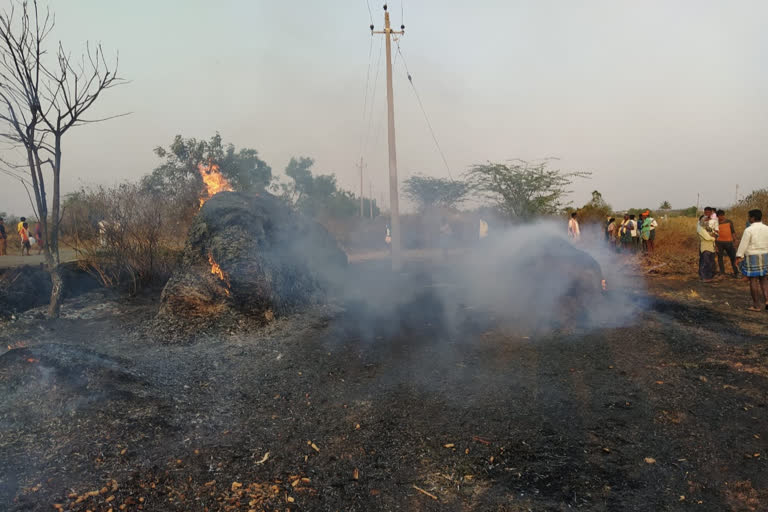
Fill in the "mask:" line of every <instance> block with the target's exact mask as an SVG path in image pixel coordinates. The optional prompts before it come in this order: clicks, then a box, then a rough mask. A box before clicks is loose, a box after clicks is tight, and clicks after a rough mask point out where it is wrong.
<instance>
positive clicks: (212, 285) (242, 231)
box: [157, 192, 347, 332]
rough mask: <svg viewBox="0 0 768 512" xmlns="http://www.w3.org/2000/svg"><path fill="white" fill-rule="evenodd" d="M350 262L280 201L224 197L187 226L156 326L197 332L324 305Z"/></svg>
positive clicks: (217, 197) (266, 196)
mask: <svg viewBox="0 0 768 512" xmlns="http://www.w3.org/2000/svg"><path fill="white" fill-rule="evenodd" d="M346 265H347V255H346V254H345V253H344V252H343V251H342V250H341V249H340V248H339V245H338V243H337V241H336V240H335V239H334V238H333V237H332V236H331V235H330V234H329V233H328V232H327V231H326V230H325V228H323V227H322V226H321V225H320V224H318V223H317V222H314V221H312V220H310V219H307V218H305V217H303V216H301V215H299V214H297V213H296V212H294V211H293V210H292V209H291V208H290V207H289V206H288V205H286V204H285V203H283V202H282V201H281V200H280V199H278V198H277V197H275V196H273V195H271V194H268V193H262V194H260V195H247V194H242V193H237V192H222V193H219V194H216V195H215V196H213V197H212V198H211V199H210V200H209V201H207V202H206V203H205V204H204V205H203V207H202V208H201V209H200V212H199V213H198V215H197V217H196V218H195V220H194V221H193V224H192V226H191V227H190V230H189V235H188V238H187V243H186V247H185V249H184V255H183V261H182V265H181V266H180V268H179V269H178V270H177V271H176V272H175V273H174V274H173V276H172V277H171V279H170V280H169V281H168V283H167V285H166V286H165V289H164V290H163V293H162V296H161V299H160V310H159V313H158V317H157V325H158V326H164V327H165V329H163V330H168V329H172V330H178V329H181V330H183V331H185V332H194V331H197V330H199V329H201V328H205V327H207V326H210V325H214V324H226V323H231V322H237V321H240V320H241V319H242V318H248V319H256V320H257V321H259V322H265V321H269V320H271V319H272V318H273V317H274V316H276V315H277V316H279V315H284V314H287V313H291V312H294V311H297V310H298V309H300V308H301V307H303V306H307V305H310V304H317V303H322V302H323V301H324V300H325V297H326V294H327V292H328V291H329V290H330V289H331V288H333V287H334V285H335V284H336V283H339V282H341V280H342V275H343V272H344V271H345V268H346Z"/></svg>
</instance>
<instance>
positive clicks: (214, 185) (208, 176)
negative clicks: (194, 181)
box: [197, 164, 233, 208]
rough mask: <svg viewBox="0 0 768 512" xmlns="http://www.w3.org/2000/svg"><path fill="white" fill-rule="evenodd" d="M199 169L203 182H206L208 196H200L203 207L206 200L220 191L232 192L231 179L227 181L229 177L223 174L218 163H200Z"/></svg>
mask: <svg viewBox="0 0 768 512" xmlns="http://www.w3.org/2000/svg"><path fill="white" fill-rule="evenodd" d="M197 170H198V172H199V173H200V176H202V177H203V183H205V193H206V196H205V197H201V198H200V207H201V208H202V206H203V205H204V204H205V202H206V201H207V200H209V199H210V198H211V197H213V196H214V195H215V194H218V193H219V192H232V190H233V189H232V185H230V184H229V181H227V179H226V178H225V177H224V176H223V175H222V174H221V171H220V170H219V166H218V165H216V164H208V165H203V164H198V166H197Z"/></svg>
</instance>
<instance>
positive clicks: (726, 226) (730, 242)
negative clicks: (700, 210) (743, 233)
mask: <svg viewBox="0 0 768 512" xmlns="http://www.w3.org/2000/svg"><path fill="white" fill-rule="evenodd" d="M717 224H718V228H719V230H718V231H719V233H718V236H717V241H716V242H715V245H716V247H717V263H718V265H719V266H720V273H721V274H722V275H725V255H726V254H727V255H728V258H729V259H730V260H731V269H732V270H733V277H735V278H737V279H738V278H739V277H741V274H740V273H739V270H738V269H737V268H736V247H735V246H734V244H735V243H736V228H735V227H734V226H733V222H732V221H731V220H729V219H726V218H725V211H724V210H717Z"/></svg>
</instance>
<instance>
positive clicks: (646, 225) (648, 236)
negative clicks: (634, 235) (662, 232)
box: [640, 210, 659, 253]
mask: <svg viewBox="0 0 768 512" xmlns="http://www.w3.org/2000/svg"><path fill="white" fill-rule="evenodd" d="M641 217H642V219H643V224H642V227H641V228H640V235H641V237H642V239H643V251H645V252H647V253H652V252H653V248H654V247H653V243H654V240H655V239H656V227H657V226H658V225H659V223H658V222H656V219H654V218H653V217H651V212H650V210H645V211H644V212H643V214H642V215H641Z"/></svg>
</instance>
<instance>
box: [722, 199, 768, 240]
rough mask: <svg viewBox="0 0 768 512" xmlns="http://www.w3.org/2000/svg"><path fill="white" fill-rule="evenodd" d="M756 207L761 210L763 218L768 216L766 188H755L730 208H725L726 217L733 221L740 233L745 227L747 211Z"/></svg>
mask: <svg viewBox="0 0 768 512" xmlns="http://www.w3.org/2000/svg"><path fill="white" fill-rule="evenodd" d="M754 209H758V210H761V211H762V212H763V220H764V221H765V218H766V216H768V188H763V189H759V190H755V191H753V192H752V193H750V194H749V195H748V196H746V197H745V198H744V199H742V200H741V201H739V202H738V203H737V204H736V205H735V206H732V207H731V209H730V210H728V209H726V217H728V218H729V219H731V220H732V221H733V224H734V225H735V226H736V230H737V231H738V232H739V233H740V232H741V231H743V229H744V228H745V227H746V222H747V212H749V210H754Z"/></svg>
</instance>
